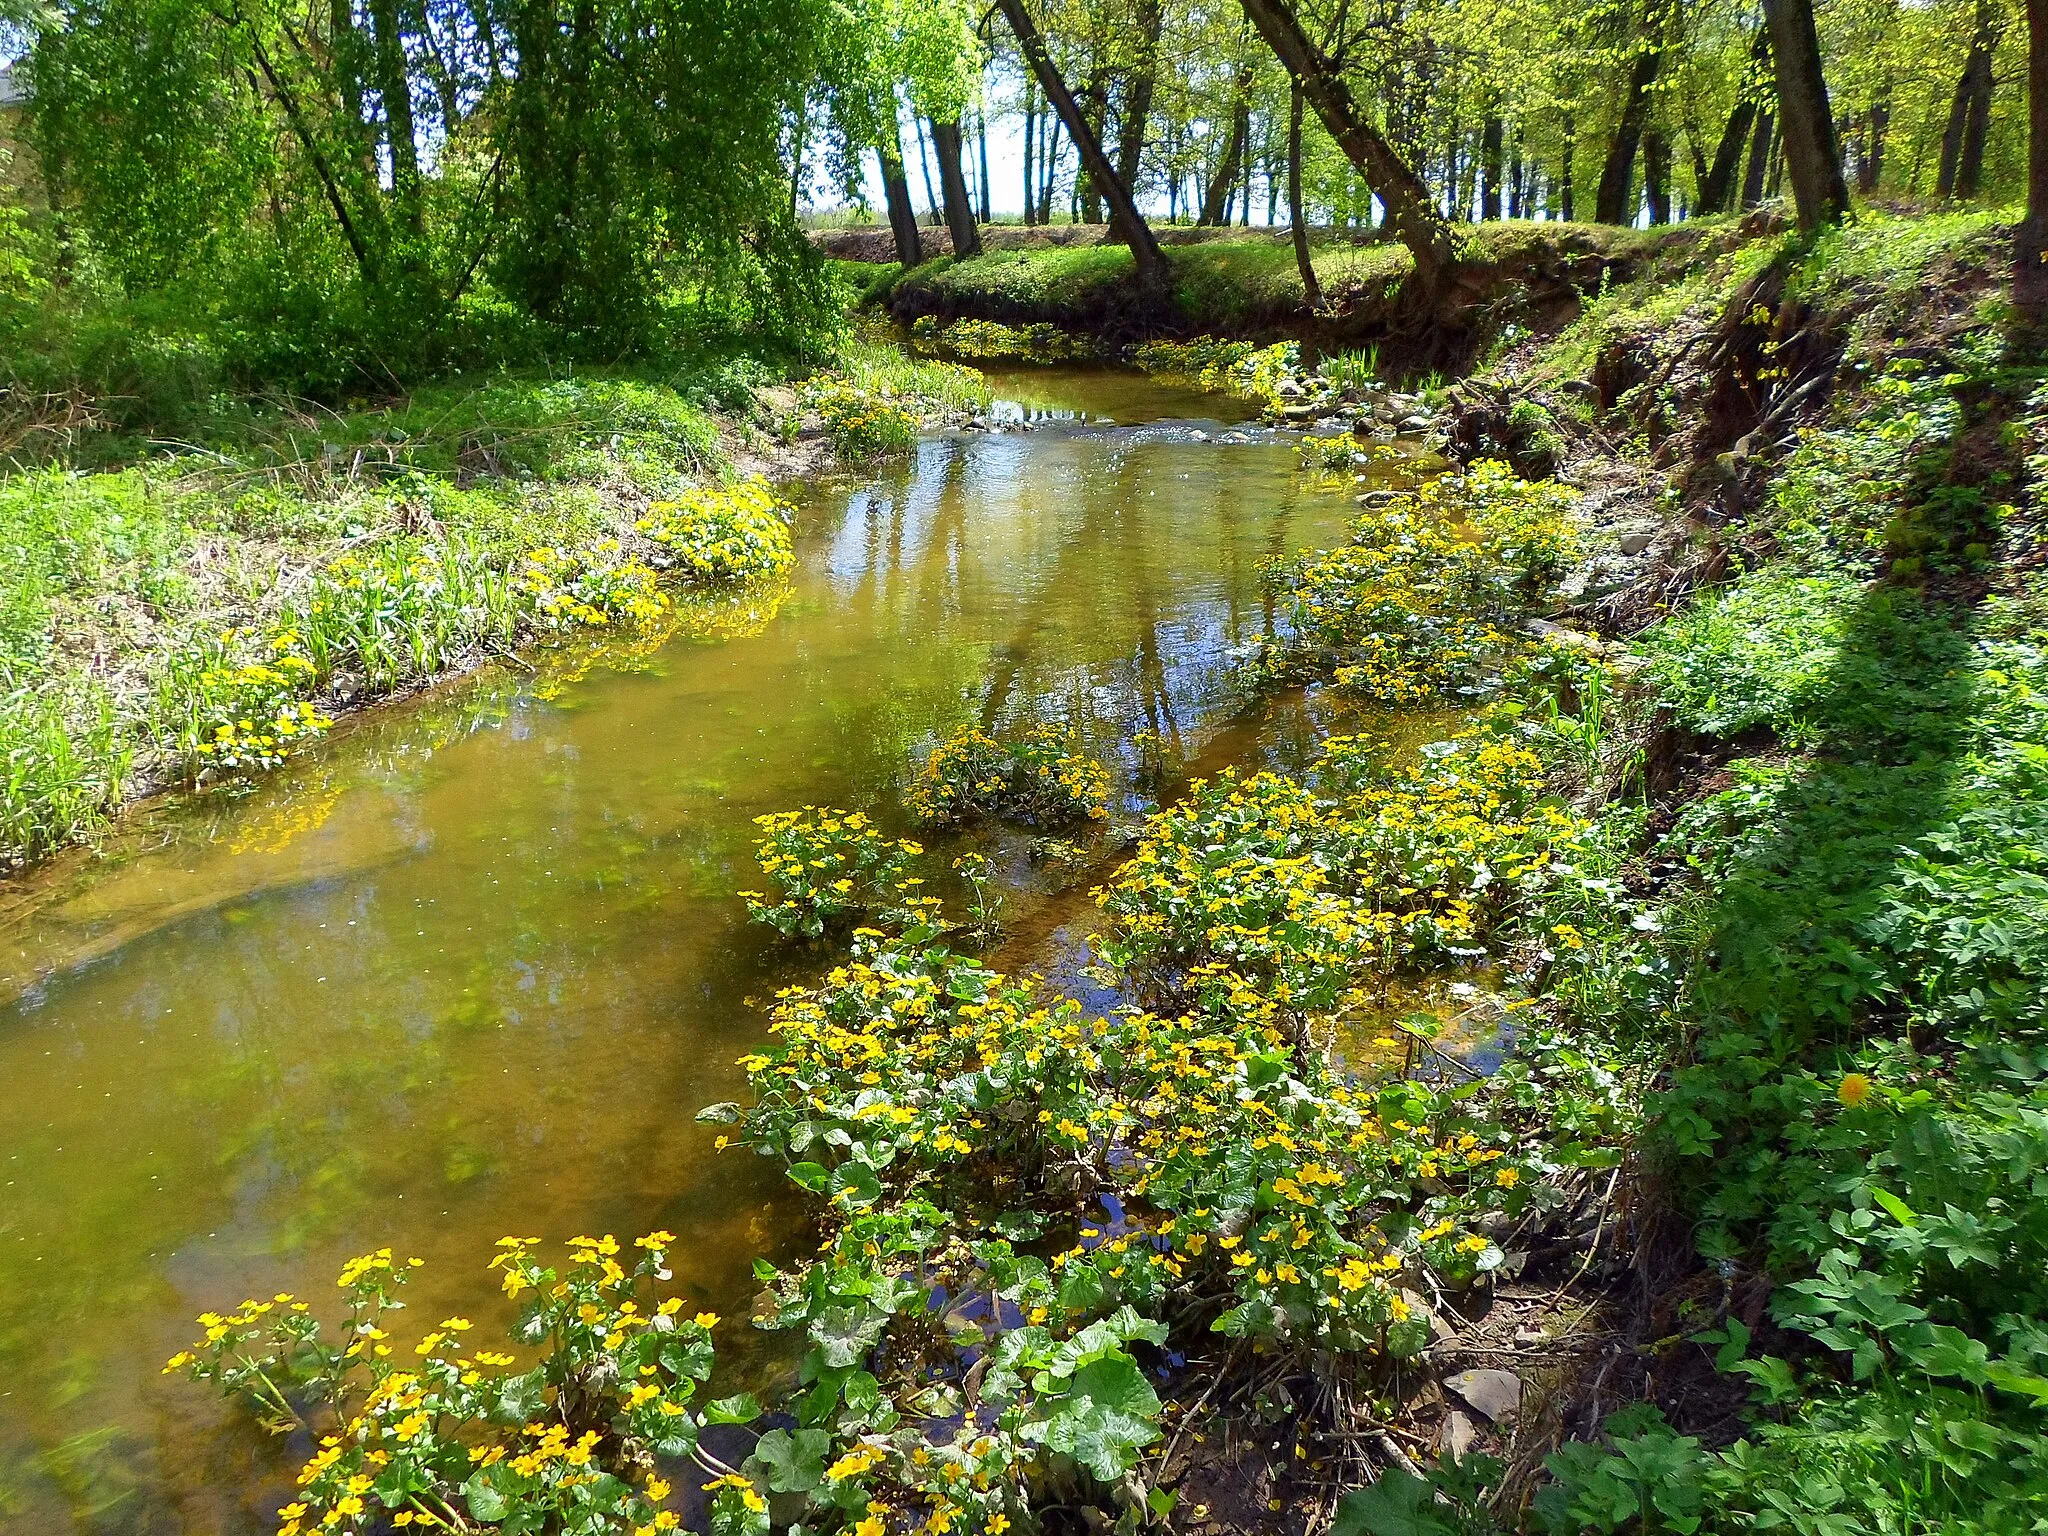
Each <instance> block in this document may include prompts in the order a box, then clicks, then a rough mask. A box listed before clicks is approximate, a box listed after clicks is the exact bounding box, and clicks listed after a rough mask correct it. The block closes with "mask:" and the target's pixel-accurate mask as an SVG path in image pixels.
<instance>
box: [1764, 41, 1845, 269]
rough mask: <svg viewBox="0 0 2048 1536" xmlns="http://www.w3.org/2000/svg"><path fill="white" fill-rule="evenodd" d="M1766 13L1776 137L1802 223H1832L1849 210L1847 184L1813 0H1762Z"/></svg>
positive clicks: (1806, 225) (1804, 225) (1810, 226)
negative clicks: (1774, 86)
mask: <svg viewBox="0 0 2048 1536" xmlns="http://www.w3.org/2000/svg"><path fill="white" fill-rule="evenodd" d="M1764 19H1765V21H1766V22H1767V23H1768V24H1769V25H1770V29H1771V58H1772V59H1773V60H1774V61H1775V62H1776V65H1777V68H1776V69H1775V70H1774V71H1773V73H1774V74H1775V75H1776V76H1777V81H1778V121H1779V124H1780V127H1779V130H1778V134H1779V141H1780V143H1781V144H1782V145H1783V146H1784V151H1785V168H1786V169H1787V170H1788V171H1790V172H1791V173H1792V199H1793V202H1794V204H1795V205H1796V206H1797V208H1798V212H1799V224H1800V227H1801V228H1802V229H1815V228H1818V227H1819V226H1820V225H1823V224H1833V223H1836V222H1837V221H1839V220H1840V219H1841V217H1842V215H1843V214H1845V213H1846V212H1848V210H1849V188H1848V185H1847V184H1846V183H1845V182H1844V181H1843V180H1842V151H1841V146H1840V145H1839V144H1837V143H1836V141H1835V116H1834V113H1833V112H1832V111H1831V110H1830V109H1829V107H1828V85H1827V80H1826V79H1825V77H1823V75H1822V74H1821V64H1820V34H1819V33H1818V32H1817V31H1816V30H1815V29H1814V25H1813V0H1764Z"/></svg>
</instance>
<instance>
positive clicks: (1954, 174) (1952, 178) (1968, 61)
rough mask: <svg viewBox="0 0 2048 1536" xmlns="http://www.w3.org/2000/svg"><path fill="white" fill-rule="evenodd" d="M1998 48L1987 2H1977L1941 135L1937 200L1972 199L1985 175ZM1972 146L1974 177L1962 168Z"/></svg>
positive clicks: (1996, 30)
mask: <svg viewBox="0 0 2048 1536" xmlns="http://www.w3.org/2000/svg"><path fill="white" fill-rule="evenodd" d="M1997 49H1998V20H1997V17H1996V15H1995V13H1994V12H1993V11H1992V8H1991V6H1990V5H1989V4H1987V3H1986V0H1978V4H1977V24H1976V28H1975V30H1973V31H1972V32H1971V34H1970V51H1969V53H1968V55H1967V56H1966V57H1965V58H1964V60H1963V73H1962V76H1961V78H1959V79H1958V80H1957V81H1956V89H1955V95H1954V96H1953V97H1952V98H1951V99H1950V101H1949V109H1948V128H1947V130H1946V131H1945V132H1944V133H1943V134H1942V136H1941V171H1940V174H1939V176H1938V177H1937V179H1936V181H1935V184H1934V192H1935V196H1937V197H1972V196H1975V195H1976V190H1977V185H1978V183H1980V182H1981V181H1982V179H1983V172H1984V134H1985V129H1986V127H1987V126H1988V119H1989V117H1990V113H1991V84H1992V81H1991V60H1992V55H1993V54H1994V53H1996V52H1997ZM1972 147H1974V149H1975V151H1976V153H1975V164H1974V166H1972V167H1971V170H1972V172H1973V173H1974V174H1972V175H1969V176H1966V175H1965V166H1966V165H1968V164H1969V162H1970V160H1971V158H1972V157H1971V149H1972Z"/></svg>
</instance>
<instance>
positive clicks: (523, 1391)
mask: <svg viewBox="0 0 2048 1536" xmlns="http://www.w3.org/2000/svg"><path fill="white" fill-rule="evenodd" d="M547 1386H548V1375H547V1371H546V1370H545V1369H544V1368H540V1367H536V1368H535V1369H533V1370H531V1371H528V1372H527V1373H526V1374H525V1375H524V1376H505V1377H501V1378H499V1381H498V1394H497V1401H496V1402H494V1403H492V1404H491V1406H490V1410H489V1412H488V1413H487V1414H486V1415H485V1417H487V1418H488V1419H490V1421H491V1422H492V1423H493V1424H530V1423H532V1422H533V1420H535V1419H537V1418H539V1417H540V1416H541V1413H542V1412H543V1411H544V1410H545V1408H546V1407H547V1395H546V1394H547Z"/></svg>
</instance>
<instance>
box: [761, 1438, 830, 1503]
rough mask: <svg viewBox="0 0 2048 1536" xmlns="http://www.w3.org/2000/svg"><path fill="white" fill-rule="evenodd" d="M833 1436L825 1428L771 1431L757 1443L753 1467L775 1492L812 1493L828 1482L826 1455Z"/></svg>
mask: <svg viewBox="0 0 2048 1536" xmlns="http://www.w3.org/2000/svg"><path fill="white" fill-rule="evenodd" d="M831 1449H832V1437H831V1435H829V1434H827V1433H826V1432H825V1431H824V1430H822V1429H799V1430H797V1431H796V1432H795V1433H794V1434H792V1433H790V1431H788V1430H786V1429H771V1430H769V1431H768V1433H767V1434H765V1435H763V1436H762V1437H761V1438H760V1439H759V1440H758V1441H756V1442H755V1444H754V1454H753V1455H752V1456H751V1457H749V1458H748V1464H749V1465H750V1466H759V1467H760V1469H761V1471H762V1473H763V1475H764V1476H765V1477H766V1478H767V1480H768V1487H769V1489H770V1490H771V1491H772V1492H775V1493H809V1492H810V1491H811V1490H812V1489H813V1488H815V1487H817V1486H818V1484H819V1483H821V1482H823V1481H824V1480H825V1456H826V1454H827V1453H828V1452H829V1451H830V1450H831Z"/></svg>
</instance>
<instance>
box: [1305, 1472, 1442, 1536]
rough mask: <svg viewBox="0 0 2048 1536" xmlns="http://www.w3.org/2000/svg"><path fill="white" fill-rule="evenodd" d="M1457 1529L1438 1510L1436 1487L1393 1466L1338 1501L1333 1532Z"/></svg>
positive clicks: (1400, 1535) (1401, 1535)
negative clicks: (1373, 1480)
mask: <svg viewBox="0 0 2048 1536" xmlns="http://www.w3.org/2000/svg"><path fill="white" fill-rule="evenodd" d="M1456 1530H1457V1527H1455V1526H1453V1525H1451V1524H1450V1523H1449V1522H1448V1521H1446V1520H1445V1519H1444V1518H1443V1517H1442V1516H1441V1515H1439V1514H1438V1513H1437V1505H1436V1490H1435V1489H1434V1488H1432V1487H1430V1485H1429V1484H1428V1483H1426V1482H1424V1481H1423V1480H1422V1479H1421V1478H1419V1477H1415V1476H1413V1475H1411V1474H1409V1473H1407V1472H1403V1471H1401V1470H1400V1469H1399V1468H1398V1467H1389V1468H1388V1469H1387V1470H1386V1471H1385V1472H1384V1473H1382V1474H1381V1476H1380V1480H1379V1481H1378V1482H1376V1483H1368V1484H1367V1485H1366V1486H1365V1487H1363V1488H1360V1489H1358V1490H1357V1491H1356V1492H1353V1493H1347V1494H1345V1495H1344V1497H1343V1498H1342V1499H1341V1500H1339V1501H1338V1504H1337V1518H1336V1521H1335V1522H1334V1523H1333V1524H1332V1525H1331V1527H1330V1536H1455V1533H1456Z"/></svg>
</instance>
